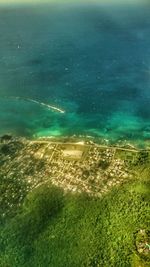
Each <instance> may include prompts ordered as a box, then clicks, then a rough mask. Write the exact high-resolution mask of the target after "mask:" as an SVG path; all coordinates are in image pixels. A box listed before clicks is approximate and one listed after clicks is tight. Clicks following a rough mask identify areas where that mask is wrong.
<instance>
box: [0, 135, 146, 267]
mask: <svg viewBox="0 0 150 267" xmlns="http://www.w3.org/2000/svg"><path fill="white" fill-rule="evenodd" d="M149 171H150V150H149V149H143V150H140V149H137V148H135V147H133V146H132V145H126V146H122V147H121V146H118V145H113V146H112V145H111V146H108V145H104V144H97V143H94V142H93V141H92V140H81V139H78V138H74V139H73V138H70V139H60V140H58V139H49V138H43V139H38V140H27V139H25V138H19V137H12V136H9V135H5V136H2V137H1V139H0V178H1V185H2V186H1V199H0V202H1V203H0V205H1V209H2V211H1V222H2V229H3V231H2V238H1V240H2V251H3V255H2V257H1V259H2V262H3V264H4V266H19V267H20V266H44V267H45V266H68V267H69V266H91V267H93V266H125V267H126V266H135V267H136V266H139V264H140V266H148V264H149V242H150V240H149V231H148V224H147V214H148V209H149V204H148V203H149V193H148V191H149V190H148V184H149V173H150V172H149ZM125 222H126V223H125ZM74 224H75V225H76V227H75V228H74V227H73V225H74ZM34 225H35V226H34ZM66 225H67V226H66ZM47 227H50V228H47ZM57 227H58V229H59V230H58V229H57V230H55V228H57ZM62 227H64V228H62ZM72 227H73V228H72ZM78 227H79V228H81V231H79V228H78ZM93 227H94V228H93ZM87 228H88V230H87ZM46 229H49V230H46ZM103 229H104V230H103ZM45 231H46V232H45ZM47 231H48V233H47ZM49 231H50V232H49ZM24 232H26V237H24ZM74 232H75V233H76V236H74ZM8 233H9V234H8ZM46 233H47V234H48V236H49V238H50V239H48V240H47V234H46ZM39 234H40V235H41V237H39ZM84 234H85V235H84ZM45 235H46V236H45ZM56 236H57V238H58V240H57V238H56ZM58 236H59V237H58ZM98 236H99V237H98ZM20 238H21V239H20ZM24 238H25V239H24ZM39 238H40V239H39ZM59 238H60V239H61V242H63V246H64V252H63V251H61V249H59V242H60V240H59ZM38 239H39V242H40V243H38V246H36V244H35V240H36V242H38ZM23 240H24V241H23ZM68 240H69V244H71V247H70V248H68V245H67V244H68V243H67V242H68ZM104 241H105V242H104ZM22 242H23V243H22ZM64 242H65V243H64ZM70 242H71V243H70ZM74 242H75V243H74ZM91 242H92V243H91ZM104 243H106V244H104ZM42 244H44V245H42ZM125 244H126V245H125ZM53 245H55V246H56V249H54V247H53ZM20 246H21V247H22V250H21V251H22V252H19V251H20V250H19V248H20ZM44 246H45V249H46V247H49V250H45V251H43V247H44ZM118 246H119V247H118ZM33 247H34V250H35V251H36V252H35V251H34V252H33ZM100 248H101V249H100ZM107 248H108V251H107ZM76 249H77V250H76ZM89 249H90V250H89ZM99 249H100V250H99ZM38 250H40V253H41V254H40V255H45V256H40V257H41V258H39V253H38ZM12 251H13V252H12ZM28 251H30V257H28V256H27V255H28ZM56 251H57V252H58V253H60V255H59V257H57V253H56ZM68 251H70V252H69V254H68V256H66V255H67V253H68ZM100 251H101V252H100ZM118 251H120V252H118ZM87 252H88V254H87ZM19 253H21V254H19ZM63 253H64V254H63ZM118 253H119V254H118ZM69 255H72V257H69ZM104 255H105V258H103V256H104ZM110 255H111V256H110ZM127 255H128V256H127ZM43 257H44V258H43ZM11 261H12V262H11ZM12 263H13V264H14V265H11V264H12Z"/></svg>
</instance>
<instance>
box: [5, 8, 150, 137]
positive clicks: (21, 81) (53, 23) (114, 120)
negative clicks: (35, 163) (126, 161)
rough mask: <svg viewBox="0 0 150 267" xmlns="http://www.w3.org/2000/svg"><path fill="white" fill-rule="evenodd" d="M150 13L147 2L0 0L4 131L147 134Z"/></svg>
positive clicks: (149, 126) (149, 117) (149, 116)
mask: <svg viewBox="0 0 150 267" xmlns="http://www.w3.org/2000/svg"><path fill="white" fill-rule="evenodd" d="M149 14H150V6H149V5H148V4H147V5H146V4H143V5H142V4H141V5H135V4H134V5H131V4H130V5H129V6H128V5H120V6H119V5H106V6H105V5H96V4H93V5H88V4H78V5H77V4H76V5H75V4H74V5H72V4H70V5H69V4H66V5H63V4H62V5H60V4H59V5H58V4H55V5H54V4H53V5H52V4H51V5H37V6H32V5H29V6H20V7H19V8H18V7H14V6H13V7H11V6H8V7H2V6H1V7H0V134H3V133H6V132H7V133H8V132H9V133H10V132H11V133H13V134H16V135H23V136H29V137H32V136H43V135H44V136H45V135H72V134H86V135H96V136H100V137H102V138H109V139H113V140H119V139H122V140H123V139H129V140H137V141H139V140H141V141H147V140H150V16H149ZM29 99H32V100H35V101H38V102H42V103H45V104H48V105H52V106H56V107H58V108H60V109H63V110H65V111H66V112H65V113H59V112H57V111H54V110H51V109H50V108H48V107H46V106H42V105H40V104H38V103H35V102H33V101H30V100H29Z"/></svg>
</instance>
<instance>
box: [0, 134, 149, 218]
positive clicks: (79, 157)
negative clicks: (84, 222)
mask: <svg viewBox="0 0 150 267" xmlns="http://www.w3.org/2000/svg"><path fill="white" fill-rule="evenodd" d="M149 158H150V152H149V151H139V150H137V149H135V148H121V147H113V146H112V147H109V146H103V145H98V144H95V143H92V142H84V141H82V142H81V141H79V142H66V143H65V142H58V141H56V142H55V141H51V140H45V139H43V140H41V139H40V140H27V139H25V138H22V139H20V138H10V139H9V138H3V139H1V143H0V168H1V181H2V194H1V202H2V206H3V210H5V211H6V210H7V212H9V211H10V210H11V209H13V208H14V207H16V206H19V205H21V203H22V201H23V199H24V198H25V196H26V195H27V193H28V192H30V191H31V190H33V189H34V188H36V187H38V186H40V185H42V184H47V185H49V184H53V185H55V186H58V187H61V188H62V189H63V190H64V192H72V193H82V192H86V193H88V194H89V195H90V196H92V197H102V196H103V195H104V194H107V193H109V191H110V190H112V189H113V188H115V187H119V186H121V185H122V184H124V183H126V182H128V181H129V180H130V179H132V177H133V176H134V175H135V173H136V170H135V168H134V166H135V165H136V164H141V162H142V161H146V160H149ZM5 215H6V214H5V212H4V213H3V216H5Z"/></svg>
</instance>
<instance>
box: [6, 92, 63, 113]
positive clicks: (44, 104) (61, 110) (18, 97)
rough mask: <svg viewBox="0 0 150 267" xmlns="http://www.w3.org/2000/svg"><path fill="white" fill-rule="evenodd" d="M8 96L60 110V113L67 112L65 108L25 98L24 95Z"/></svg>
mask: <svg viewBox="0 0 150 267" xmlns="http://www.w3.org/2000/svg"><path fill="white" fill-rule="evenodd" d="M7 98H11V99H14V100H24V101H28V102H32V103H35V104H37V105H40V106H42V107H45V108H47V109H49V110H53V111H56V112H59V113H65V110H63V109H61V108H58V107H56V106H53V105H49V104H46V103H43V102H40V101H37V100H34V99H32V98H24V97H20V96H11V97H7Z"/></svg>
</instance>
